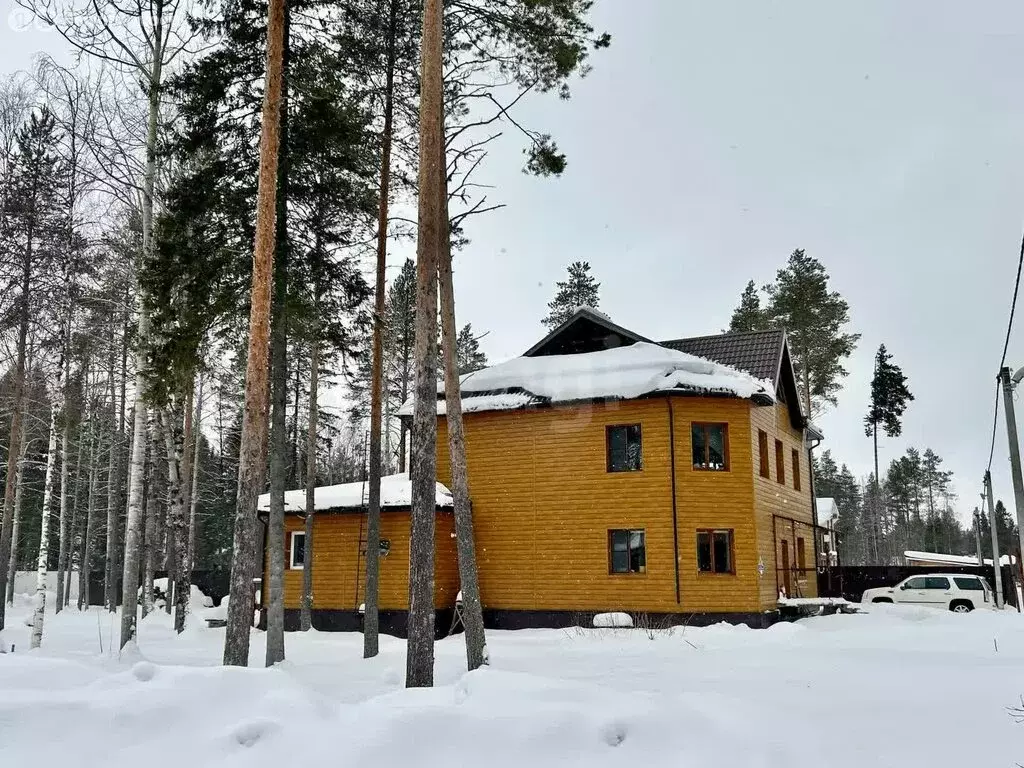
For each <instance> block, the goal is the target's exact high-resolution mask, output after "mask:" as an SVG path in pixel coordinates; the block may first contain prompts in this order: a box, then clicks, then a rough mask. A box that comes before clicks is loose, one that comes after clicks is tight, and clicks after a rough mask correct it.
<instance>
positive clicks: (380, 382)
mask: <svg viewBox="0 0 1024 768" xmlns="http://www.w3.org/2000/svg"><path fill="white" fill-rule="evenodd" d="M397 15H398V8H397V3H396V0H391V3H390V16H389V23H388V40H387V72H386V75H385V78H386V80H385V84H384V130H383V133H382V134H381V147H382V150H381V162H380V204H379V208H378V210H377V274H376V282H375V285H374V304H373V360H372V364H371V372H370V478H369V479H370V489H369V511H368V513H367V517H368V520H367V526H366V596H365V598H364V600H365V602H366V610H365V613H364V615H363V658H365V659H369V658H372V657H374V656H376V655H377V653H378V652H379V648H380V639H379V634H380V477H381V463H382V462H381V430H382V413H381V412H382V401H383V399H384V298H385V297H384V293H385V291H386V285H385V273H386V268H387V259H388V209H389V204H390V195H391V145H392V140H393V138H394V137H393V136H392V134H393V133H394V118H395V35H396V34H397V32H396V27H397ZM307 546H308V539H307Z"/></svg>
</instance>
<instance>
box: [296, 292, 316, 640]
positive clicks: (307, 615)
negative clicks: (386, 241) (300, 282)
mask: <svg viewBox="0 0 1024 768" xmlns="http://www.w3.org/2000/svg"><path fill="white" fill-rule="evenodd" d="M317 298H319V291H317ZM313 311H314V313H315V312H317V309H316V308H315V307H314V310H313ZM319 333H320V322H319V318H318V317H317V316H316V315H314V317H313V339H312V343H311V347H310V355H309V358H310V362H309V429H308V431H307V433H306V520H305V533H306V548H305V550H304V553H303V554H304V556H303V559H302V610H301V612H300V614H299V628H300V629H301V630H302V631H303V632H308V631H309V629H310V628H311V627H312V626H313V520H314V515H315V514H316V427H317V417H318V416H319V409H318V399H319V393H318V391H317V390H318V387H319V384H320V338H319Z"/></svg>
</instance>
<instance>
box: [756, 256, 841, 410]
mask: <svg viewBox="0 0 1024 768" xmlns="http://www.w3.org/2000/svg"><path fill="white" fill-rule="evenodd" d="M765 291H766V292H767V294H768V299H769V301H768V306H767V307H766V309H765V317H766V323H768V324H770V325H774V326H779V327H782V328H785V329H786V331H787V333H788V335H789V344H790V351H791V353H792V356H793V365H794V367H795V369H796V372H797V377H798V379H799V381H800V388H801V390H802V396H803V397H802V399H803V405H804V410H805V411H806V412H807V414H808V415H809V416H813V415H814V414H816V413H818V412H820V411H821V409H822V408H823V407H824V406H825V405H826V404H828V403H831V404H832V405H835V404H836V402H837V400H836V394H837V393H838V391H839V389H840V387H841V380H842V379H843V378H844V377H845V376H846V374H847V371H846V369H845V368H844V367H843V362H844V361H845V360H846V358H848V357H849V356H850V354H851V353H852V352H853V350H854V349H855V348H856V346H857V341H858V340H859V339H860V334H856V333H846V332H845V327H846V325H847V324H848V323H849V320H850V316H849V315H850V311H849V305H848V304H847V302H846V300H845V299H844V298H843V297H842V296H841V295H840V294H839V293H838V292H837V291H831V290H829V285H828V273H827V272H826V271H825V267H824V266H822V264H821V262H819V261H818V260H817V259H815V258H813V257H811V256H808V255H807V254H806V253H804V251H802V250H799V249H798V250H795V251H793V253H792V254H791V255H790V257H789V262H788V263H787V264H786V266H785V267H784V268H783V269H780V270H779V271H778V273H777V274H776V277H775V282H774V283H771V284H770V285H767V286H765Z"/></svg>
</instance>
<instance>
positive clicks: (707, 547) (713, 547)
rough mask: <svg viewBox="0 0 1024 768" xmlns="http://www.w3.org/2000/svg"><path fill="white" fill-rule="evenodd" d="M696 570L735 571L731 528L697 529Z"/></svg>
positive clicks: (712, 571) (711, 571)
mask: <svg viewBox="0 0 1024 768" xmlns="http://www.w3.org/2000/svg"><path fill="white" fill-rule="evenodd" d="M697 570H698V571H699V572H700V573H735V572H736V571H735V569H734V568H733V562H732V530H719V531H697Z"/></svg>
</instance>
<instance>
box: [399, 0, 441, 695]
mask: <svg viewBox="0 0 1024 768" xmlns="http://www.w3.org/2000/svg"><path fill="white" fill-rule="evenodd" d="M443 29H444V10H443V4H442V0H426V2H425V3H424V10H423V46H422V59H423V62H422V64H423V67H422V69H423V72H422V77H421V92H420V158H419V164H420V168H419V223H418V237H417V243H416V388H415V395H414V397H415V409H414V413H413V423H412V453H411V460H410V471H411V476H412V524H411V525H412V532H411V537H410V538H411V541H410V551H409V618H408V633H409V641H408V646H407V647H408V654H407V656H406V671H405V685H406V687H408V688H418V687H429V686H432V685H433V684H434V517H435V514H436V511H437V263H438V257H439V254H440V250H441V240H442V236H443V235H442V229H446V228H447V227H443V226H442V223H441V218H442V211H443V207H444V206H443V200H442V199H441V195H442V192H441V188H440V187H441V183H440V182H441V172H442V171H441V168H440V162H439V161H440V159H441V157H442V156H443V154H444V138H443V128H442V121H443V114H444V103H443V102H444V93H443V73H442V59H443V50H442V33H443Z"/></svg>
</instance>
